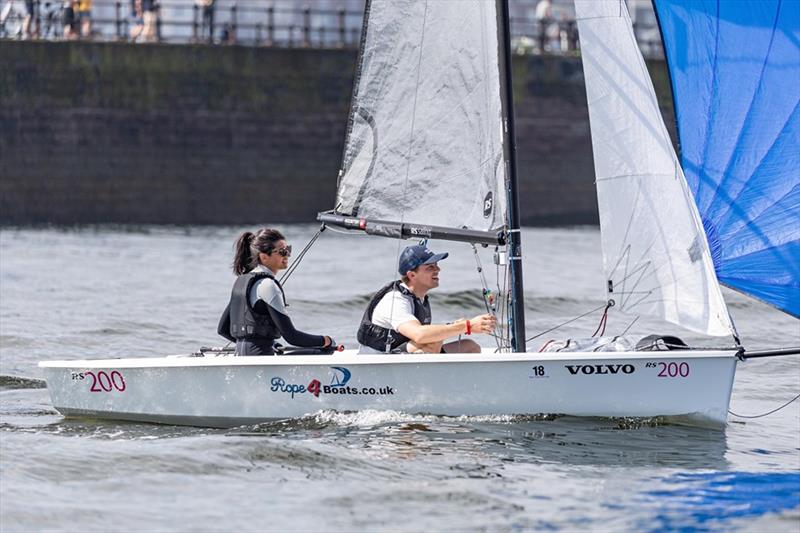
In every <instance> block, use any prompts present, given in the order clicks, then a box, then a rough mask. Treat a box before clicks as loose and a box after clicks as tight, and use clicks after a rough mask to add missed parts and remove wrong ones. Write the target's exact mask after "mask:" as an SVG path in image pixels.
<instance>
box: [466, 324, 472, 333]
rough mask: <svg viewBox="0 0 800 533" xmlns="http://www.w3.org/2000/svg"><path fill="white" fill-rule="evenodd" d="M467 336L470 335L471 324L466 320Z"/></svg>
mask: <svg viewBox="0 0 800 533" xmlns="http://www.w3.org/2000/svg"><path fill="white" fill-rule="evenodd" d="M467 335H472V324H470V323H469V320H467Z"/></svg>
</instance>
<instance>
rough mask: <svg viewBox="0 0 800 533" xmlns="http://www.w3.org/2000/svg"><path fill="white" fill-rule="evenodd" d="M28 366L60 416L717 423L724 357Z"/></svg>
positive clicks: (226, 422)
mask: <svg viewBox="0 0 800 533" xmlns="http://www.w3.org/2000/svg"><path fill="white" fill-rule="evenodd" d="M39 366H40V367H41V368H42V369H43V372H44V376H45V379H46V380H47V386H48V388H49V389H50V394H51V397H52V400H53V405H54V406H55V408H56V409H57V410H58V411H59V412H61V413H62V414H64V415H65V416H85V417H94V418H107V419H122V420H136V421H146V422H163V423H173V424H186V425H198V426H213V427H231V426H236V425H240V424H252V423H257V422H262V421H268V420H275V419H285V418H293V417H299V416H302V415H305V414H309V413H313V412H316V411H319V410H322V409H334V410H338V411H358V410H363V409H378V410H396V411H402V412H407V413H431V414H437V415H491V414H539V413H548V414H565V415H573V416H599V417H652V416H667V417H678V418H681V419H685V420H690V421H692V422H693V423H698V424H703V425H709V424H710V425H716V426H721V425H724V424H725V420H726V418H727V411H728V404H729V401H730V394H731V387H732V386H733V378H734V373H735V370H736V357H735V355H734V353H733V352H697V351H694V352H678V351H670V352H655V353H652V352H651V353H647V354H643V353H641V352H638V353H624V352H615V353H556V354H554V353H548V354H493V353H492V354H489V353H484V354H472V355H461V354H452V355H450V354H442V355H418V356H412V355H405V356H402V355H401V356H398V355H388V356H387V355H358V354H356V353H354V352H352V351H346V352H343V353H341V354H336V355H331V356H278V357H276V356H269V357H233V356H230V357H166V358H144V359H106V360H94V361H50V362H42V363H39ZM317 385H318V390H317V394H314V392H313V391H314V390H315V389H317ZM109 389H110V390H109ZM309 389H312V390H311V391H309Z"/></svg>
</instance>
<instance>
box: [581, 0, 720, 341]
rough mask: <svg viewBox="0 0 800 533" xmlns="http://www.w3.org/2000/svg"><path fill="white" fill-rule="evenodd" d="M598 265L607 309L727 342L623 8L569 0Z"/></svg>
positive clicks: (710, 275)
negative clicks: (593, 189) (593, 188)
mask: <svg viewBox="0 0 800 533" xmlns="http://www.w3.org/2000/svg"><path fill="white" fill-rule="evenodd" d="M575 10H576V15H577V16H576V18H577V21H578V30H579V32H580V40H581V53H582V58H583V70H584V76H585V79H586V92H587V97H588V104H589V119H590V124H591V132H592V148H593V151H594V164H595V175H596V180H597V197H598V204H599V211H600V228H601V240H602V249H603V265H604V272H605V275H606V279H607V293H608V298H610V299H613V300H614V301H615V303H616V306H617V308H620V309H622V310H623V311H628V312H630V313H637V314H647V315H652V316H657V317H661V318H663V319H665V320H668V321H670V322H672V323H675V324H678V325H680V326H683V327H686V328H688V329H692V330H695V331H699V332H703V333H706V334H709V335H719V336H721V335H731V334H734V330H733V326H732V324H731V321H730V317H729V315H728V310H727V307H726V305H725V302H724V300H723V298H722V294H721V291H720V288H719V284H718V282H717V278H716V275H715V273H714V266H713V263H712V259H711V252H710V250H709V246H708V242H707V241H706V236H705V233H704V231H703V226H702V223H701V221H700V216H699V214H698V212H697V208H696V206H695V204H694V201H693V199H692V195H691V193H690V192H689V190H688V188H687V184H686V180H685V178H684V175H683V172H682V170H681V167H680V165H679V163H678V158H677V156H676V154H675V151H674V149H673V147H672V143H671V141H670V138H669V134H668V132H667V129H666V127H665V125H664V122H663V120H662V118H661V114H660V111H659V108H658V101H657V99H656V95H655V91H654V89H653V85H652V82H651V80H650V77H649V75H648V72H647V67H646V66H645V63H644V59H643V58H642V54H641V52H640V51H639V48H638V45H637V42H636V38H635V35H634V33H633V28H632V26H631V21H630V16H629V14H628V10H627V7H626V4H625V2H624V0H575Z"/></svg>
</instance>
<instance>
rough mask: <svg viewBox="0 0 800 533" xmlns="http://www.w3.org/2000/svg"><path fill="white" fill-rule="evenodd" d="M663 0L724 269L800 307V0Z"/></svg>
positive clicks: (736, 282) (731, 278)
mask: <svg viewBox="0 0 800 533" xmlns="http://www.w3.org/2000/svg"><path fill="white" fill-rule="evenodd" d="M655 6H656V10H657V14H658V17H659V20H660V23H661V28H662V32H663V38H664V45H665V51H666V55H667V61H668V65H669V70H670V75H671V79H672V89H673V95H674V101H675V108H676V115H677V120H678V133H679V137H680V146H681V162H682V164H683V168H684V171H685V172H686V179H687V181H688V183H689V187H690V189H691V190H692V192H693V193H694V196H695V199H696V200H697V205H698V208H699V211H700V213H701V215H702V220H703V224H704V225H705V228H706V232H707V234H708V239H709V243H710V245H711V250H712V252H713V259H714V264H715V266H716V270H717V275H718V277H719V280H720V281H721V282H722V283H723V284H725V285H728V286H729V287H732V288H735V289H737V290H740V291H742V292H744V293H746V294H749V295H751V296H754V297H756V298H758V299H760V300H763V301H765V302H767V303H770V304H772V305H774V306H775V307H777V308H778V309H781V310H783V311H785V312H787V313H789V314H792V315H794V316H797V317H800V2H797V1H796V0H783V1H781V0H739V1H735V2H734V1H729V2H707V1H706V2H701V1H697V0H656V1H655Z"/></svg>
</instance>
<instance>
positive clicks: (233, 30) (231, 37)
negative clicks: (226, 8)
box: [228, 4, 237, 44]
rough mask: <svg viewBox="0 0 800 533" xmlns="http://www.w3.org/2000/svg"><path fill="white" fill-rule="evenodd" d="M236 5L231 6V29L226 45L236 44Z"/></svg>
mask: <svg viewBox="0 0 800 533" xmlns="http://www.w3.org/2000/svg"><path fill="white" fill-rule="evenodd" d="M236 11H237V7H236V4H233V6H231V29H230V32H229V33H228V44H236Z"/></svg>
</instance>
